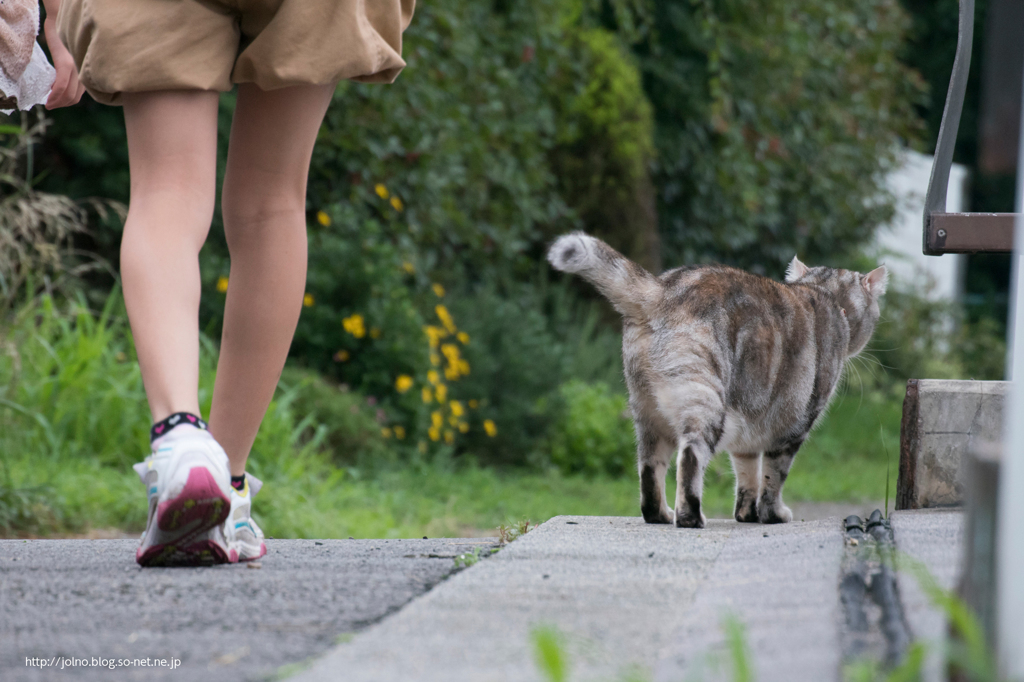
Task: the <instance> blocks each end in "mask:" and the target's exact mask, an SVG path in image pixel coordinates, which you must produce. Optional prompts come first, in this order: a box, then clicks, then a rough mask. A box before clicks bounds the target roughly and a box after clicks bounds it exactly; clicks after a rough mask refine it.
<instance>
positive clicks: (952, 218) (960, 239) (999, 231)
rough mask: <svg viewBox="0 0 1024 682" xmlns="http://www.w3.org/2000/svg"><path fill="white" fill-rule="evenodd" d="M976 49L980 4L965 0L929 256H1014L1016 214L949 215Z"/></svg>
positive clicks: (937, 170)
mask: <svg viewBox="0 0 1024 682" xmlns="http://www.w3.org/2000/svg"><path fill="white" fill-rule="evenodd" d="M973 44H974V0H960V25H959V30H958V34H957V42H956V57H955V58H954V60H953V73H952V75H951V76H950V79H949V90H948V92H947V93H946V106H945V107H944V108H943V110H942V123H941V124H940V126H939V139H938V141H937V142H936V144H935V159H934V161H933V162H932V174H931V178H930V179H929V181H928V194H927V195H925V202H924V239H923V251H924V253H925V255H927V256H941V255H942V254H944V253H1009V252H1011V251H1013V225H1014V219H1015V217H1016V214H1014V213H947V212H946V188H947V186H948V185H949V168H950V166H951V165H952V164H953V148H954V147H955V146H956V135H957V130H958V129H959V128H960V114H961V112H962V111H963V108H964V94H965V93H966V91H967V76H968V74H969V72H970V70H971V48H972V47H973Z"/></svg>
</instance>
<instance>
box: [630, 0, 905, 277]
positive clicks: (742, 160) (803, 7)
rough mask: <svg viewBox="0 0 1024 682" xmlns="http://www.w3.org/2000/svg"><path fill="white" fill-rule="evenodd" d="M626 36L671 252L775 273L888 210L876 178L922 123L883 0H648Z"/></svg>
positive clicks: (843, 249) (826, 251) (851, 236)
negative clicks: (643, 15) (647, 112)
mask: <svg viewBox="0 0 1024 682" xmlns="http://www.w3.org/2000/svg"><path fill="white" fill-rule="evenodd" d="M653 26H654V27H655V29H654V30H653V31H652V32H651V33H650V35H649V36H648V37H647V38H646V39H645V40H644V41H643V42H642V43H640V44H639V45H638V46H637V51H638V52H639V53H640V54H641V55H642V60H641V64H642V67H643V72H644V79H645V91H646V92H647V94H648V96H649V97H650V98H651V101H652V103H653V105H654V111H655V116H656V121H657V136H656V143H657V148H658V172H657V175H656V182H657V185H658V189H659V211H660V212H661V230H662V235H663V238H664V239H665V241H666V244H667V245H668V246H669V247H670V249H671V250H672V252H673V253H674V255H675V260H682V261H687V262H689V261H708V260H721V261H725V262H729V263H733V264H736V265H739V266H741V267H745V268H748V269H751V270H754V271H761V272H768V273H771V274H779V273H780V272H781V269H782V266H783V264H784V263H785V262H786V261H788V260H789V259H790V258H792V256H793V253H794V252H797V253H799V254H800V256H801V258H803V259H805V260H806V261H807V262H814V263H835V262H836V261H837V260H840V259H842V258H843V257H844V255H845V254H847V253H849V252H850V251H851V250H852V249H855V248H856V247H857V246H858V245H860V244H862V243H864V242H865V241H867V240H868V239H869V238H870V236H871V235H872V233H873V230H874V228H875V227H876V226H877V225H879V224H880V223H882V222H884V221H886V220H887V219H889V218H890V216H891V214H892V201H891V197H887V196H886V195H885V193H884V191H883V190H882V187H881V185H882V179H883V177H884V175H885V173H886V172H887V171H888V170H889V169H890V168H891V167H892V164H893V162H894V160H895V157H894V154H895V152H896V151H897V149H898V148H899V146H900V144H901V142H903V141H905V140H906V139H908V138H911V137H912V136H914V135H915V134H916V133H917V130H918V128H919V124H918V120H917V118H916V117H915V114H914V109H913V104H914V102H916V101H917V99H918V98H919V97H920V96H921V92H922V87H921V84H920V79H919V77H918V76H917V75H916V74H915V73H914V72H912V71H910V70H909V69H908V68H907V67H906V66H904V65H903V64H902V63H901V62H900V61H899V60H898V59H897V55H898V54H899V51H900V48H901V45H902V41H903V36H904V33H905V31H906V28H907V19H906V17H905V15H904V13H903V11H902V10H901V8H900V6H899V4H898V3H897V2H896V0H868V1H866V2H861V1H859V0H829V1H826V2H820V1H818V0H797V1H796V2H790V1H786V2H783V1H782V0H755V1H754V2H744V3H740V2H735V0H694V1H693V2H663V3H655V5H654V21H653Z"/></svg>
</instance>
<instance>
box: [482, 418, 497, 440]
mask: <svg viewBox="0 0 1024 682" xmlns="http://www.w3.org/2000/svg"><path fill="white" fill-rule="evenodd" d="M484 431H486V432H487V435H488V436H490V437H491V438H494V437H495V436H497V435H498V427H497V426H495V425H494V421H493V420H491V419H485V420H484Z"/></svg>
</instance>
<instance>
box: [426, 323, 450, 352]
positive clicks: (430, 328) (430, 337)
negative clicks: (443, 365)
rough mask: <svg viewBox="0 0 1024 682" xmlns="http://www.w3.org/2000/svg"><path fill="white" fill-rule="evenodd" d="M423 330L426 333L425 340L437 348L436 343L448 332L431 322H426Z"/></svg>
mask: <svg viewBox="0 0 1024 682" xmlns="http://www.w3.org/2000/svg"><path fill="white" fill-rule="evenodd" d="M423 331H424V332H425V333H426V335H427V342H428V343H430V347H431V348H437V345H438V344H439V343H440V342H441V339H443V338H444V337H446V336H448V333H447V332H446V331H445V330H443V329H441V328H440V327H435V326H434V325H432V324H428V325H427V326H426V327H424V328H423Z"/></svg>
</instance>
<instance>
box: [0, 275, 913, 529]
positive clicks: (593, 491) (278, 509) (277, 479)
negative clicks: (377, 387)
mask: <svg viewBox="0 0 1024 682" xmlns="http://www.w3.org/2000/svg"><path fill="white" fill-rule="evenodd" d="M119 300H120V296H119V294H118V292H116V291H115V292H114V294H112V296H111V299H110V301H109V302H108V304H107V306H106V308H105V309H104V310H103V311H101V312H100V313H99V314H93V313H89V312H88V311H87V310H86V309H85V307H84V305H82V304H81V303H72V304H71V306H70V309H68V310H58V309H57V308H56V307H55V304H54V303H53V302H52V301H49V300H48V299H44V301H43V304H42V305H40V306H36V307H34V308H33V309H31V312H30V313H26V314H23V315H22V317H21V318H19V319H17V320H15V322H14V324H13V325H11V326H10V327H9V328H8V329H7V330H6V334H4V333H2V332H3V330H0V339H2V338H5V337H6V338H7V339H9V340H12V341H13V344H12V343H8V344H7V345H6V348H7V349H8V351H7V352H5V353H0V534H7V535H12V534H21V535H48V534H61V533H74V532H84V531H86V530H88V529H90V528H111V527H113V528H121V529H124V530H127V531H132V532H134V531H139V530H141V529H142V527H143V525H144V523H145V495H144V489H143V487H142V485H141V484H140V483H139V482H138V479H137V477H136V476H135V474H134V472H132V470H131V468H130V465H131V464H132V463H134V462H136V461H139V460H140V459H142V457H143V456H144V455H145V454H146V452H147V451H148V440H147V433H148V426H149V415H148V411H147V410H146V407H145V399H144V398H145V394H144V392H143V390H142V384H141V378H140V376H139V372H138V366H137V364H136V362H135V361H134V355H133V353H134V351H133V349H132V346H131V342H130V338H129V336H128V334H127V328H126V327H127V325H126V323H125V322H124V317H123V312H122V311H121V310H120V309H119V303H115V301H119ZM11 348H13V349H15V350H14V351H13V352H12V351H11V350H10V349H11ZM215 364H216V351H215V349H214V348H213V346H212V344H210V343H208V342H207V343H205V344H204V348H203V353H202V360H201V373H200V374H201V380H200V393H201V404H202V405H203V410H204V412H206V413H208V410H209V400H210V396H211V394H212V385H213V376H214V367H215ZM900 398H901V396H900V395H899V394H898V393H896V392H892V393H883V392H879V391H867V390H865V391H864V392H861V391H859V390H858V391H847V392H846V394H845V395H840V396H839V397H838V399H837V400H836V402H835V404H834V406H833V408H832V409H831V411H830V414H829V415H828V416H827V417H826V418H825V419H824V423H823V425H822V426H821V427H820V428H819V429H818V430H817V431H816V432H815V433H813V434H812V436H811V438H810V439H809V441H808V442H807V444H806V445H805V446H804V448H803V449H802V450H801V452H800V454H799V455H798V456H797V458H796V460H795V463H794V466H793V469H792V473H791V475H790V477H789V481H788V483H787V485H786V499H787V500H797V501H800V500H821V501H838V500H851V501H865V500H877V499H880V498H881V496H882V494H883V492H884V491H885V489H886V481H887V462H886V457H885V448H889V450H897V449H898V436H899V419H900ZM325 404H326V405H327V406H326V407H324V405H325ZM320 415H327V416H326V417H324V418H321V417H320ZM328 417H329V418H328ZM879 429H881V437H880V436H879ZM880 438H881V441H880ZM355 451H358V452H361V453H362V455H360V457H361V459H359V458H356V459H353V458H352V457H350V456H348V455H349V453H350V452H355ZM332 453H335V454H333V455H332ZM337 453H342V454H344V455H345V457H342V456H341V455H340V454H337ZM357 459H358V461H360V462H361V463H360V464H359V465H358V466H357V465H356V464H355V462H356V461H357ZM250 463H251V464H250V470H251V471H252V472H253V474H255V475H256V476H259V477H260V478H262V479H263V480H264V482H265V483H266V487H265V488H264V490H263V491H262V492H261V493H260V495H259V497H258V498H257V500H256V503H255V505H254V510H255V515H256V518H257V520H258V521H259V522H260V523H261V524H262V525H263V527H264V529H265V530H266V532H267V534H268V535H270V536H273V537H279V538H283V537H323V538H344V537H349V536H352V537H381V538H395V537H422V536H424V535H426V536H428V537H439V536H466V535H478V534H484V533H486V534H488V535H495V534H496V533H497V532H498V531H497V528H498V527H499V526H502V525H505V526H506V528H509V527H510V526H509V524H511V523H514V522H519V523H521V522H522V520H524V519H528V520H530V521H532V523H533V524H537V523H542V522H543V521H545V520H547V519H548V518H550V517H552V516H556V515H560V514H573V515H616V516H617V515H626V516H636V515H638V513H639V505H638V483H637V479H636V474H635V473H633V472H629V473H627V474H625V475H623V476H620V477H609V476H585V475H566V474H561V473H558V472H557V471H553V470H552V471H537V470H518V469H496V468H489V467H482V466H478V465H475V464H473V463H472V461H468V460H466V461H461V462H454V461H451V460H444V459H437V460H434V461H412V462H410V461H408V460H405V461H403V460H400V459H399V458H398V457H397V456H396V455H394V454H393V453H389V452H388V451H387V449H386V447H385V445H384V441H383V440H381V439H380V438H379V430H378V428H377V424H376V423H375V422H374V417H373V409H372V408H370V407H368V406H367V405H366V403H365V401H364V400H363V399H362V397H361V396H359V395H358V394H354V393H350V394H341V393H339V392H338V390H337V389H336V388H333V387H330V386H328V385H326V384H325V383H324V382H322V381H320V380H319V379H316V378H315V377H311V376H309V375H307V374H303V373H301V372H296V371H290V372H288V373H286V376H285V378H284V379H283V380H282V385H281V387H280V389H279V391H278V393H277V395H276V397H275V400H274V402H273V403H272V404H271V406H270V409H269V410H268V413H267V416H266V418H265V420H264V422H263V426H262V427H261V430H260V434H259V436H258V438H257V441H256V444H255V446H254V450H253V456H252V458H251V459H250ZM672 475H673V474H672V472H670V477H671V476H672ZM891 475H892V476H894V475H895V472H891ZM732 488H733V477H732V472H731V469H730V465H729V462H728V458H727V457H725V456H719V457H717V458H716V459H715V460H714V462H713V463H712V464H711V466H710V467H709V470H708V474H707V476H706V485H705V506H706V509H707V513H708V514H709V516H712V517H714V516H719V517H728V516H729V515H730V513H731V509H732ZM668 490H669V496H670V497H672V495H673V494H674V493H673V491H674V484H673V483H672V481H671V478H670V481H669V485H668Z"/></svg>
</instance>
